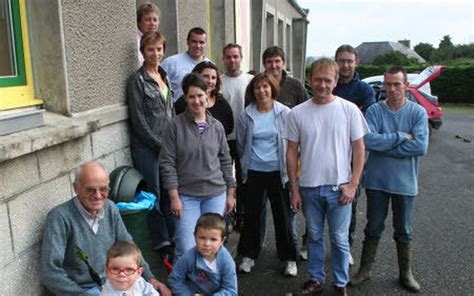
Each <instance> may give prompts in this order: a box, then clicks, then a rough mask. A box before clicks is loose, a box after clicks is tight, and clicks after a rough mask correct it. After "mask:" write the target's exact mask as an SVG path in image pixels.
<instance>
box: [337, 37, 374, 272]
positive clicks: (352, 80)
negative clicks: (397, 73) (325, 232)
mask: <svg viewBox="0 0 474 296" xmlns="http://www.w3.org/2000/svg"><path fill="white" fill-rule="evenodd" d="M335 59H336V63H337V64H338V65H339V80H338V81H337V85H336V87H335V88H334V90H333V94H334V95H336V96H338V97H341V98H343V99H346V100H348V101H350V102H352V103H354V104H356V105H357V107H359V109H360V110H361V111H362V113H364V114H365V111H366V110H367V108H368V107H370V105H372V104H374V103H375V92H374V90H373V89H372V87H370V85H368V84H367V83H365V82H364V81H362V80H360V77H359V73H357V72H356V67H357V65H358V64H359V57H358V55H357V51H356V50H355V48H354V47H352V46H350V45H347V44H344V45H341V46H339V48H338V49H337V50H336V54H335ZM359 195H360V188H357V192H356V195H355V198H354V200H353V201H352V216H351V224H350V226H349V245H351V246H352V242H353V241H354V235H355V229H356V223H357V200H358V198H359ZM349 264H350V265H353V264H354V260H353V259H352V256H350V257H349Z"/></svg>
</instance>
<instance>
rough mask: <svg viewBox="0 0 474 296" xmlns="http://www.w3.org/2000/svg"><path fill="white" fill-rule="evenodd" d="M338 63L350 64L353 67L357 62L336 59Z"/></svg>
mask: <svg viewBox="0 0 474 296" xmlns="http://www.w3.org/2000/svg"><path fill="white" fill-rule="evenodd" d="M336 62H337V63H338V64H349V65H352V64H354V63H355V60H351V59H336Z"/></svg>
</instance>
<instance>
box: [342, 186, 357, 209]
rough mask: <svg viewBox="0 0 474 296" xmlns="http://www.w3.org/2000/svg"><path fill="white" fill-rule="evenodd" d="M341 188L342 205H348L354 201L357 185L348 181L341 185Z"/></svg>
mask: <svg viewBox="0 0 474 296" xmlns="http://www.w3.org/2000/svg"><path fill="white" fill-rule="evenodd" d="M340 188H341V197H340V198H339V203H340V204H341V205H347V204H350V203H352V200H353V199H354V197H355V194H356V190H357V185H355V184H353V183H346V184H342V185H341V186H340Z"/></svg>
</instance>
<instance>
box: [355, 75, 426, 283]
mask: <svg viewBox="0 0 474 296" xmlns="http://www.w3.org/2000/svg"><path fill="white" fill-rule="evenodd" d="M407 87H408V82H407V73H406V71H405V70H404V69H403V68H401V67H399V66H394V67H392V68H390V69H389V70H388V71H387V72H385V74H384V88H385V92H386V95H387V99H386V100H384V101H380V102H379V103H377V104H374V105H372V106H371V107H370V108H369V109H368V110H367V112H366V114H365V115H366V120H367V123H368V124H369V128H370V133H368V134H367V135H365V137H364V142H365V147H366V149H367V150H368V151H369V157H368V159H367V163H366V165H365V173H364V176H363V179H362V185H363V186H364V187H365V188H366V195H367V225H366V227H365V240H364V244H363V248H362V256H361V264H360V269H359V271H358V273H357V275H356V276H355V277H353V278H352V279H351V283H352V284H353V285H357V284H359V283H362V282H364V281H366V280H368V279H369V278H370V269H371V265H372V262H373V261H374V258H375V254H376V251H377V246H378V242H379V239H380V237H381V236H382V232H383V230H384V227H385V225H384V223H385V218H386V217H387V212H388V207H389V203H390V202H391V203H392V212H393V227H394V235H393V238H394V239H395V242H396V245H397V255H398V267H399V272H400V273H399V280H400V283H401V284H402V285H403V286H404V287H405V288H407V289H408V290H410V291H413V292H418V291H419V290H420V285H419V284H418V283H417V281H416V280H415V279H414V278H413V274H412V271H411V261H412V253H413V245H412V242H411V241H412V233H413V231H412V225H411V214H412V209H413V204H414V201H415V196H416V195H417V193H418V186H417V176H418V167H419V159H420V156H422V155H424V154H426V151H427V149H428V118H427V114H426V111H425V110H424V109H423V108H422V107H421V106H420V105H418V104H417V103H414V102H411V101H409V100H408V99H407V97H405V91H406V89H407Z"/></svg>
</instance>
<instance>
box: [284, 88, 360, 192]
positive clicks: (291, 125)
mask: <svg viewBox="0 0 474 296" xmlns="http://www.w3.org/2000/svg"><path fill="white" fill-rule="evenodd" d="M287 121H288V128H287V131H286V134H285V135H284V138H286V139H288V140H290V141H292V142H298V143H299V145H300V149H301V150H300V159H301V176H300V177H299V184H300V186H302V187H318V186H322V185H340V184H344V183H347V182H350V179H351V177H352V170H351V160H352V141H355V140H358V139H360V138H362V137H363V136H364V135H365V134H366V133H367V132H368V130H369V129H368V126H367V122H366V121H365V118H364V116H363V115H362V112H361V111H360V110H359V108H357V106H356V105H355V104H353V103H351V102H349V101H346V100H344V99H342V98H340V97H336V98H335V100H334V101H332V102H330V103H328V104H316V103H314V102H313V100H307V101H306V102H304V103H301V104H299V105H298V106H296V107H294V108H293V109H292V110H291V112H290V114H289V116H288V120H287Z"/></svg>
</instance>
